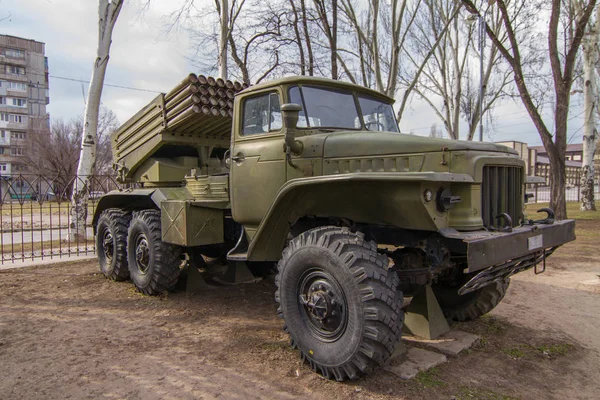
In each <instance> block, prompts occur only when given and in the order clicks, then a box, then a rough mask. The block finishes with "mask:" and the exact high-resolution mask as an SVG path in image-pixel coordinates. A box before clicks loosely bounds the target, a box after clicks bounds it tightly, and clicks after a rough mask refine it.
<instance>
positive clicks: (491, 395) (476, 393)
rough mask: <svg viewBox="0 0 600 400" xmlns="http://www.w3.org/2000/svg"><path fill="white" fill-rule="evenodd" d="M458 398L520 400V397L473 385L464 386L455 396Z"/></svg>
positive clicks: (462, 399)
mask: <svg viewBox="0 0 600 400" xmlns="http://www.w3.org/2000/svg"><path fill="white" fill-rule="evenodd" d="M454 398H455V399H456V400H470V399H477V400H519V398H518V397H513V396H507V395H504V394H501V393H496V392H494V391H492V390H487V389H479V388H473V387H467V386H462V387H461V388H460V392H459V393H458V394H457V395H455V396H454Z"/></svg>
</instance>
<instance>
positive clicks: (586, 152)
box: [580, 7, 600, 211]
mask: <svg viewBox="0 0 600 400" xmlns="http://www.w3.org/2000/svg"><path fill="white" fill-rule="evenodd" d="M599 16H600V7H599V8H597V9H596V18H595V20H593V21H590V22H589V27H588V32H587V34H586V36H585V37H584V38H583V41H582V47H583V104H584V115H585V121H584V125H583V160H582V161H583V167H582V168H581V180H580V184H581V211H596V202H595V199H594V173H595V171H594V154H595V152H596V135H597V131H596V108H597V106H598V104H597V103H598V86H597V82H596V65H597V63H598V59H599V58H600V57H599V54H598V49H597V47H596V46H597V43H598V39H599V37H598V36H599V33H600V31H599V30H598V23H599V22H600V20H599Z"/></svg>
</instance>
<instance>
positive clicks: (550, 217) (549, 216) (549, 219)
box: [529, 207, 555, 225]
mask: <svg viewBox="0 0 600 400" xmlns="http://www.w3.org/2000/svg"><path fill="white" fill-rule="evenodd" d="M536 212H539V213H540V212H545V213H546V218H544V219H538V220H535V221H534V220H532V219H530V220H529V225H536V224H540V225H552V224H553V223H554V220H555V217H554V211H553V210H552V209H551V208H546V207H544V208H540V209H539V210H537V211H536Z"/></svg>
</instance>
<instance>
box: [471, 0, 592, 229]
mask: <svg viewBox="0 0 600 400" xmlns="http://www.w3.org/2000/svg"><path fill="white" fill-rule="evenodd" d="M461 1H462V3H463V4H464V5H465V7H466V8H467V9H468V10H469V11H470V12H472V13H474V14H475V15H482V10H481V8H480V7H478V6H477V5H475V4H474V3H473V1H471V0H461ZM573 1H580V10H581V11H580V12H577V13H575V12H573V7H571V6H569V4H567V6H568V7H565V2H564V0H551V1H550V2H546V1H539V2H538V1H531V0H518V1H517V0H515V1H508V0H497V1H496V4H495V5H494V7H498V10H499V11H500V14H501V16H502V24H503V27H504V30H505V32H506V40H504V41H503V40H501V38H499V37H498V35H497V34H496V33H495V32H493V31H492V30H491V29H490V27H489V26H488V27H486V33H487V35H488V37H489V38H490V39H491V41H492V42H493V43H494V45H495V46H496V47H498V50H499V51H500V53H501V54H502V56H503V57H504V59H505V60H506V62H507V63H508V65H509V66H510V68H511V70H512V73H513V78H514V81H515V84H516V86H517V90H518V92H519V95H520V99H521V101H522V102H523V105H524V106H525V109H526V110H527V112H528V113H529V116H530V118H531V120H532V122H533V124H534V125H535V127H536V129H537V131H538V133H539V135H540V138H541V139H542V143H543V144H544V148H545V149H546V152H547V153H548V158H549V160H550V208H552V209H554V211H555V214H556V217H557V218H558V219H565V218H566V217H567V205H566V199H565V184H566V171H565V153H566V150H567V122H568V115H569V103H570V100H571V88H572V86H573V81H574V69H575V64H576V61H577V53H578V52H579V48H580V46H581V41H582V39H583V36H584V33H585V30H586V27H587V24H588V21H589V19H590V16H591V14H592V12H593V10H594V7H595V6H596V0H587V1H584V0H573ZM527 7H529V8H533V11H534V12H535V11H537V14H533V15H534V19H533V20H531V22H530V23H532V24H534V23H536V22H537V21H538V20H539V19H540V18H541V17H540V13H542V11H543V7H549V10H548V12H549V15H550V21H549V24H548V47H547V58H548V59H549V62H550V70H551V76H552V83H553V88H552V89H553V92H554V93H553V95H554V102H553V111H554V113H553V114H554V118H553V121H552V122H553V126H552V125H549V124H548V123H547V122H546V121H544V118H543V117H542V109H541V108H540V107H539V104H536V102H535V100H534V98H533V96H532V92H531V90H530V89H531V88H532V87H533V86H534V85H535V83H533V82H532V80H535V78H536V77H537V76H539V75H538V74H536V73H535V72H534V73H533V74H531V75H530V74H527V73H526V69H525V68H524V63H523V57H522V50H523V48H524V46H523V43H522V40H521V39H522V38H520V37H518V36H517V33H516V31H515V29H514V26H513V21H514V20H515V19H518V18H522V17H521V15H520V14H521V13H523V14H526V11H527ZM559 27H560V28H561V29H559ZM536 72H538V73H539V71H536ZM546 89H547V88H546Z"/></svg>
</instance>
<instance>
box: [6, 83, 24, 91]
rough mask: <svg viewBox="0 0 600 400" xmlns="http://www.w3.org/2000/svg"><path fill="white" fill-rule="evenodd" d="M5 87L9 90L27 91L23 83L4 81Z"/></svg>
mask: <svg viewBox="0 0 600 400" xmlns="http://www.w3.org/2000/svg"><path fill="white" fill-rule="evenodd" d="M4 83H5V84H6V87H7V88H8V89H11V90H22V91H25V90H27V85H26V84H25V83H23V82H12V81H5V82H4Z"/></svg>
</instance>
